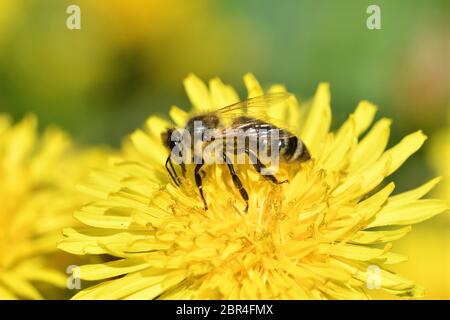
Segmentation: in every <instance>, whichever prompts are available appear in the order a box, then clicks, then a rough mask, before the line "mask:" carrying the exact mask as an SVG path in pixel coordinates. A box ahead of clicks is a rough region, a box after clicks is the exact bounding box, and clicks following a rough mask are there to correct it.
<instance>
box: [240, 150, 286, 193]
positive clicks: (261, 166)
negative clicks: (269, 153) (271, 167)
mask: <svg viewBox="0 0 450 320" xmlns="http://www.w3.org/2000/svg"><path fill="white" fill-rule="evenodd" d="M245 153H246V154H247V155H248V156H249V158H250V159H252V157H254V159H255V160H256V163H254V161H251V162H252V164H253V167H254V168H255V170H256V171H257V172H258V173H259V174H260V175H262V176H263V177H264V179H266V180H269V181H270V182H272V183H275V184H283V183H286V182H289V181H288V180H283V181H278V179H277V178H276V177H275V176H274V175H272V174H262V173H261V171H262V170H263V169H266V168H267V167H266V166H265V164H264V163H262V162H261V160H259V159H258V157H257V156H256V154H255V153H254V152H253V151H251V150H249V149H248V148H245ZM250 155H251V156H252V157H250Z"/></svg>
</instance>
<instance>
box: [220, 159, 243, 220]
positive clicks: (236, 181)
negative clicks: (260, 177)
mask: <svg viewBox="0 0 450 320" xmlns="http://www.w3.org/2000/svg"><path fill="white" fill-rule="evenodd" d="M223 160H224V161H225V163H226V164H227V166H228V171H230V174H231V178H232V179H233V183H234V186H235V187H236V188H237V189H238V190H239V193H240V194H241V197H242V198H243V199H244V200H245V209H244V212H247V211H248V193H247V191H246V190H245V188H244V186H243V185H242V182H241V179H239V176H238V175H237V174H236V171H234V167H233V164H232V163H231V161H230V158H228V157H227V156H226V155H225V154H224V155H223Z"/></svg>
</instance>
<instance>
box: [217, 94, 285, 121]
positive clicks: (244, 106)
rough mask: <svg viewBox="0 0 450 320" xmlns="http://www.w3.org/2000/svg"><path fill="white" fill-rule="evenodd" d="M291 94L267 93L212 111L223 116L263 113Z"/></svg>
mask: <svg viewBox="0 0 450 320" xmlns="http://www.w3.org/2000/svg"><path fill="white" fill-rule="evenodd" d="M291 95H292V94H290V93H289V92H274V93H268V94H265V95H262V96H257V97H253V98H249V99H247V100H244V101H240V102H237V103H234V104H232V105H229V106H226V107H223V108H220V109H218V110H216V111H215V112H214V113H217V114H219V115H220V116H223V117H227V116H233V115H242V114H244V115H250V114H251V113H253V112H255V113H257V114H259V113H264V112H265V110H267V109H268V108H269V107H272V106H275V105H277V104H280V103H283V102H285V101H287V100H288V99H289V97H290V96H291Z"/></svg>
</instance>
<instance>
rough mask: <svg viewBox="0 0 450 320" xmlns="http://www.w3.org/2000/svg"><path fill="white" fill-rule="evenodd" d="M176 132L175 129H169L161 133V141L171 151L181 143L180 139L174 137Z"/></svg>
mask: <svg viewBox="0 0 450 320" xmlns="http://www.w3.org/2000/svg"><path fill="white" fill-rule="evenodd" d="M175 132H176V130H175V129H174V128H169V129H167V130H166V131H163V132H162V133H161V140H162V142H163V144H164V145H165V146H166V148H168V149H169V150H172V149H173V148H175V146H176V145H177V144H178V143H180V141H178V139H175V138H174V137H173V135H174V134H175Z"/></svg>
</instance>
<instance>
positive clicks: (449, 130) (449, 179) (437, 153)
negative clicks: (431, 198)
mask: <svg viewBox="0 0 450 320" xmlns="http://www.w3.org/2000/svg"><path fill="white" fill-rule="evenodd" d="M449 108H450V107H449ZM432 140H433V141H432V143H431V145H430V148H429V152H428V156H429V162H430V164H431V165H432V167H433V169H434V171H435V172H437V173H438V174H440V175H442V177H443V178H444V181H443V183H442V184H441V185H440V186H439V188H437V190H436V195H438V196H440V197H442V198H444V199H447V200H448V201H450V166H449V162H450V111H448V113H447V126H446V127H445V128H443V129H441V130H440V131H438V132H437V133H436V134H435V135H434V136H433V139H432Z"/></svg>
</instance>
